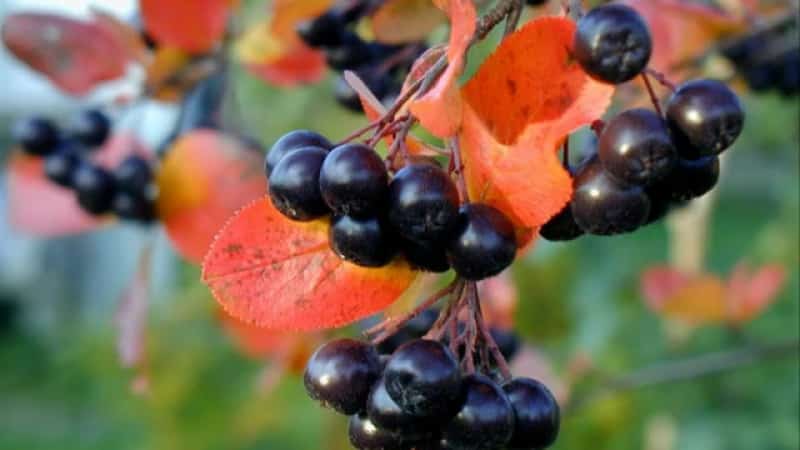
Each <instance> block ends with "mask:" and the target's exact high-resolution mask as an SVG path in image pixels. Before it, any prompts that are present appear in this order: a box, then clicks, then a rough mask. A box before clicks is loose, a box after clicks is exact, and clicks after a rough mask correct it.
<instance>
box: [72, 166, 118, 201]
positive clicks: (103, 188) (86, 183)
mask: <svg viewBox="0 0 800 450" xmlns="http://www.w3.org/2000/svg"><path fill="white" fill-rule="evenodd" d="M72 187H73V188H74V189H75V193H76V194H77V196H78V203H79V204H80V205H81V207H82V208H83V209H84V210H86V211H87V212H89V213H91V214H103V213H106V212H108V211H109V210H110V209H111V205H112V202H113V200H114V194H115V191H116V190H115V186H114V176H113V175H111V173H110V172H109V171H107V170H105V169H103V168H102V167H98V166H95V165H93V164H91V163H88V162H86V163H83V164H81V165H80V166H79V167H78V168H77V169H76V170H75V173H74V174H73V177H72Z"/></svg>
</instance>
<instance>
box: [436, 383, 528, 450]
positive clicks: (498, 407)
mask: <svg viewBox="0 0 800 450" xmlns="http://www.w3.org/2000/svg"><path fill="white" fill-rule="evenodd" d="M513 432H514V411H513V409H512V406H511V402H509V400H508V398H507V397H506V394H505V393H504V392H503V390H502V389H500V387H499V386H497V384H495V382H494V381H492V380H490V379H489V378H487V377H486V376H484V375H479V374H474V375H469V376H467V377H465V378H464V404H463V406H462V407H461V409H460V410H459V412H458V413H457V414H456V416H455V417H454V418H453V419H452V420H451V421H450V422H449V423H448V424H447V425H445V427H444V429H443V431H442V439H443V440H444V441H445V442H446V443H447V445H446V446H445V448H453V449H465V450H497V449H502V448H505V446H506V444H508V441H509V440H510V439H511V435H512V433H513Z"/></svg>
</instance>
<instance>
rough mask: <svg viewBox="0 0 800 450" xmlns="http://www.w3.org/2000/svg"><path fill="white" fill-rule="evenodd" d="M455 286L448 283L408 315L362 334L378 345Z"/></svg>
mask: <svg viewBox="0 0 800 450" xmlns="http://www.w3.org/2000/svg"><path fill="white" fill-rule="evenodd" d="M457 285H458V284H457V283H456V282H455V281H454V282H453V283H450V284H449V285H447V286H445V287H443V288H442V289H440V290H439V291H437V292H436V293H434V294H433V295H432V296H430V297H428V298H427V299H426V300H425V301H423V302H422V303H420V304H419V305H417V307H416V308H414V309H413V310H412V311H411V312H410V313H408V314H405V315H402V316H400V317H396V318H391V319H386V320H384V321H383V322H381V323H379V324H377V325H375V326H374V327H372V328H370V329H369V330H367V331H365V332H364V334H365V335H367V336H370V335H375V336H374V337H373V339H372V343H373V344H375V345H378V344H380V343H381V342H383V341H385V340H386V339H388V338H389V337H390V336H391V335H393V334H395V333H397V331H399V330H400V328H402V327H403V325H405V324H406V323H407V322H408V321H409V320H411V319H413V318H415V317H417V316H418V315H420V314H422V312H423V311H425V310H426V309H428V308H430V307H431V306H433V305H434V304H435V303H436V302H437V301H439V300H440V299H442V298H444V297H446V296H447V295H448V294H450V293H452V292H453V290H454V289H455V288H456V286H457Z"/></svg>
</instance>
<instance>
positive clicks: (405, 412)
mask: <svg viewBox="0 0 800 450" xmlns="http://www.w3.org/2000/svg"><path fill="white" fill-rule="evenodd" d="M304 381H305V386H306V390H307V392H308V394H309V396H311V397H312V398H313V399H315V400H318V401H319V402H320V403H322V404H323V405H324V406H327V407H330V408H333V409H334V410H336V411H338V412H340V413H342V414H346V415H350V416H351V418H350V427H349V434H350V442H351V443H352V444H353V446H354V447H355V448H357V449H359V450H378V449H382V450H410V449H416V450H436V449H460V450H495V449H498V450H499V449H505V448H514V449H544V448H546V447H548V446H550V445H551V444H552V443H553V442H554V441H555V439H556V436H557V434H558V428H559V421H560V419H559V407H558V404H557V403H556V401H555V399H554V397H553V395H552V394H551V393H550V391H549V390H548V389H547V388H546V387H545V386H544V385H542V384H541V383H539V382H537V381H535V380H532V379H529V378H515V379H512V380H509V381H507V382H505V383H503V384H502V385H501V384H498V383H497V382H495V381H494V380H493V379H491V378H489V377H487V376H485V375H482V374H479V373H465V372H463V371H462V369H461V368H460V366H459V363H458V361H457V359H456V357H455V356H454V355H453V353H452V352H451V351H450V349H449V348H448V347H447V346H445V345H443V344H442V343H440V342H438V341H435V340H428V339H413V340H411V341H409V342H406V343H405V344H403V345H401V346H400V347H398V348H397V349H396V350H395V351H394V352H393V353H392V354H391V356H388V357H382V356H380V355H379V354H378V351H377V350H376V349H375V347H373V346H371V345H369V344H367V343H365V342H362V341H357V340H351V339H340V340H336V341H332V342H329V343H327V344H325V345H324V346H322V347H321V348H320V349H318V350H317V351H316V353H314V355H313V356H312V357H311V359H310V360H309V362H308V366H307V367H306V371H305V376H304Z"/></svg>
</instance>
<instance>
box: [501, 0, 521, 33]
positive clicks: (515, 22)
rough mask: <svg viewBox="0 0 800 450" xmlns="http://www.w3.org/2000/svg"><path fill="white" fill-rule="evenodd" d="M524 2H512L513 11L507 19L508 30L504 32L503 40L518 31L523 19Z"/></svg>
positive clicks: (519, 0)
mask: <svg viewBox="0 0 800 450" xmlns="http://www.w3.org/2000/svg"><path fill="white" fill-rule="evenodd" d="M524 1H525V0H517V1H515V2H511V10H510V11H509V12H508V16H507V17H506V29H505V31H504V32H503V38H506V37H508V36H509V35H510V34H511V33H513V32H514V31H516V29H517V26H519V19H520V17H522V9H523V8H524Z"/></svg>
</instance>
